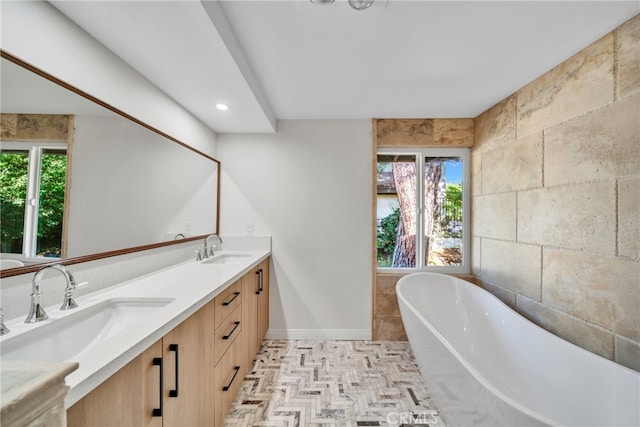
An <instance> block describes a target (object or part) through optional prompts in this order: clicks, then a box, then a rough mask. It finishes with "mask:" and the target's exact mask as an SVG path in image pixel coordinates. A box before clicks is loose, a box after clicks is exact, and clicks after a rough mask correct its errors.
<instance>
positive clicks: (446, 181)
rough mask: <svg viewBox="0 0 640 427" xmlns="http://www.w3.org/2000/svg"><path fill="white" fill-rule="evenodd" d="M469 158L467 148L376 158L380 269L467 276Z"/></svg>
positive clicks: (385, 154)
mask: <svg viewBox="0 0 640 427" xmlns="http://www.w3.org/2000/svg"><path fill="white" fill-rule="evenodd" d="M467 156H468V150H467V149H423V150H415V149H413V150H408V149H406V150H395V151H389V152H386V151H381V152H379V153H378V161H377V201H376V202H377V259H378V267H379V268H417V269H422V268H427V269H429V268H431V267H435V268H445V269H449V270H452V271H456V272H466V271H467V269H468V267H467V266H466V262H465V260H466V259H468V256H467V255H466V251H467V250H468V247H469V243H468V236H467V234H468V233H467V232H465V229H466V228H467V227H466V225H465V218H466V217H468V215H465V213H464V212H465V206H466V204H467V203H466V197H467V196H466V192H465V184H464V180H465V176H468V173H467V172H466V168H467V167H468V161H467V160H466V159H467ZM418 177H422V178H423V179H418Z"/></svg>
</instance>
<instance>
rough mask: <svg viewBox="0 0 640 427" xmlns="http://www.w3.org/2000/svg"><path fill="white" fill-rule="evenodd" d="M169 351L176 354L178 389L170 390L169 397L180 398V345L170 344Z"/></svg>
mask: <svg viewBox="0 0 640 427" xmlns="http://www.w3.org/2000/svg"><path fill="white" fill-rule="evenodd" d="M169 351H175V353H176V388H175V389H173V390H169V397H178V366H179V364H178V344H169Z"/></svg>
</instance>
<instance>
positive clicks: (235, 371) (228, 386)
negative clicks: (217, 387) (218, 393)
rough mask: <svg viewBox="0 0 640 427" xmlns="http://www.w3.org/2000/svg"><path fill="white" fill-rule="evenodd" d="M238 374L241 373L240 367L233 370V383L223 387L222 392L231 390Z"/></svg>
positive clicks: (230, 382)
mask: <svg viewBox="0 0 640 427" xmlns="http://www.w3.org/2000/svg"><path fill="white" fill-rule="evenodd" d="M238 372H240V366H236V367H235V368H233V376H232V377H231V381H229V384H227V385H226V386H224V387H222V391H229V389H230V388H231V384H233V381H234V380H235V379H236V375H238Z"/></svg>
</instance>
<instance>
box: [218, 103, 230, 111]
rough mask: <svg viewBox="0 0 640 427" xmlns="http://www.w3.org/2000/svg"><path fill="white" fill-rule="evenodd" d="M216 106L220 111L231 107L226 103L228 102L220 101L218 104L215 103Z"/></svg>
mask: <svg viewBox="0 0 640 427" xmlns="http://www.w3.org/2000/svg"><path fill="white" fill-rule="evenodd" d="M216 108H217V109H218V110H220V111H228V110H230V109H231V106H230V105H228V104H222V103H220V104H216Z"/></svg>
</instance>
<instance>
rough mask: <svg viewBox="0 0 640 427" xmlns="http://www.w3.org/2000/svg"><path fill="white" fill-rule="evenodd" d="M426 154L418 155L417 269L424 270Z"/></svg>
mask: <svg viewBox="0 0 640 427" xmlns="http://www.w3.org/2000/svg"><path fill="white" fill-rule="evenodd" d="M423 158H424V154H423V153H422V152H420V153H416V180H417V183H416V184H417V185H416V190H417V191H416V193H417V194H416V198H417V202H416V208H417V210H418V211H417V212H416V215H417V216H416V221H417V227H416V247H417V249H418V251H417V254H416V257H417V258H418V259H416V268H417V269H419V270H420V269H422V268H423V267H424V256H425V250H426V247H425V244H424V178H423V177H424V161H423Z"/></svg>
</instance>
